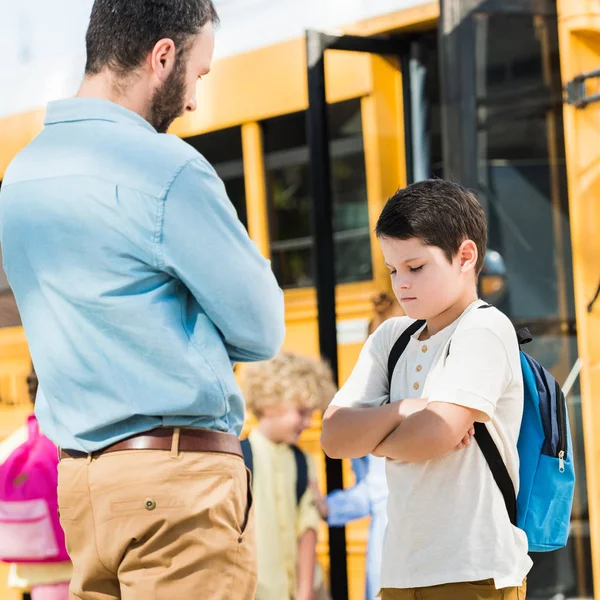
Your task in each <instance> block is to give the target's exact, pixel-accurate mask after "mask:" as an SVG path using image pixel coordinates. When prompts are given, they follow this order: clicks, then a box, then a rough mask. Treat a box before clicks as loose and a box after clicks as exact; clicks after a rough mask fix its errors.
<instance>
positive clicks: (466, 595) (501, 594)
mask: <svg viewBox="0 0 600 600" xmlns="http://www.w3.org/2000/svg"><path fill="white" fill-rule="evenodd" d="M525 593H526V583H525V582H523V585H521V586H520V587H511V588H503V589H501V590H497V589H496V587H495V586H494V580H493V579H486V580H485V581H472V582H469V583H447V584H445V585H433V586H431V587H423V588H414V589H406V590H397V589H389V588H384V589H382V590H381V599H382V600H525Z"/></svg>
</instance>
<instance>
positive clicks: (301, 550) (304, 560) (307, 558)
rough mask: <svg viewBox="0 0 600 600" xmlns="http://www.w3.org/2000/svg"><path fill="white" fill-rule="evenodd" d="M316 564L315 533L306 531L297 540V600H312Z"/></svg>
mask: <svg viewBox="0 0 600 600" xmlns="http://www.w3.org/2000/svg"><path fill="white" fill-rule="evenodd" d="M316 564H317V532H316V531H315V530H314V529H307V530H306V531H305V532H304V533H303V534H302V535H301V536H300V539H299V540H298V591H297V600H312V598H313V590H314V583H315V566H316Z"/></svg>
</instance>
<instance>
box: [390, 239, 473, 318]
mask: <svg viewBox="0 0 600 600" xmlns="http://www.w3.org/2000/svg"><path fill="white" fill-rule="evenodd" d="M379 242H380V244H381V250H382V251H383V255H384V257H385V262H386V265H387V266H388V268H389V269H390V273H391V278H392V287H393V289H394V293H395V294H396V297H397V298H398V301H399V302H400V304H401V306H402V308H403V309H404V312H405V313H406V314H407V315H408V316H409V317H411V318H412V319H433V318H435V317H437V316H438V315H441V314H442V313H444V311H446V310H448V309H449V308H450V307H451V306H453V305H454V304H456V303H457V302H459V301H460V299H461V298H462V297H463V296H464V295H465V293H466V292H467V291H468V290H472V289H473V285H474V282H475V277H474V262H476V260H477V249H476V247H475V244H474V243H473V242H472V241H470V240H467V241H465V242H463V244H462V245H461V247H460V249H459V251H458V253H457V255H456V256H455V257H454V259H453V260H452V262H450V261H449V260H448V258H447V257H446V255H445V254H444V252H443V250H442V249H441V248H438V247H437V246H427V245H426V244H424V243H423V241H422V240H420V239H418V238H410V239H408V240H399V239H394V238H381V239H380V240H379ZM473 252H474V256H473Z"/></svg>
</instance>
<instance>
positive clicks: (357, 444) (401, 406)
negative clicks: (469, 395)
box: [321, 398, 488, 462]
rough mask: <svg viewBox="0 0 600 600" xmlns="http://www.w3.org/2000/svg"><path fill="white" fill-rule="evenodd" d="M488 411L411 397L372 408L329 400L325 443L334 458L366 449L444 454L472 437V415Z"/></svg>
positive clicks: (416, 457) (402, 456) (481, 417)
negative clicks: (352, 406) (428, 401)
mask: <svg viewBox="0 0 600 600" xmlns="http://www.w3.org/2000/svg"><path fill="white" fill-rule="evenodd" d="M486 420H488V417H487V416H486V415H485V414H484V413H481V412H480V411H477V410H472V409H469V408H465V407H463V406H458V405H456V404H450V403H447V402H431V403H429V404H427V399H426V398H407V399H405V400H401V401H400V402H392V403H390V404H386V405H384V406H377V407H373V408H347V407H338V406H330V407H329V408H328V409H327V410H326V411H325V414H324V416H323V432H322V436H321V444H322V446H323V450H324V451H325V453H326V454H327V455H328V456H330V457H331V458H358V457H360V456H364V455H365V454H374V455H376V456H385V457H387V458H391V459H394V460H402V461H405V462H422V461H427V460H431V459H433V458H438V457H440V456H443V455H444V454H446V453H447V452H449V451H450V450H452V449H453V448H458V449H460V448H463V447H464V446H467V445H468V444H469V443H470V437H471V435H472V434H473V429H472V427H473V422H474V421H486Z"/></svg>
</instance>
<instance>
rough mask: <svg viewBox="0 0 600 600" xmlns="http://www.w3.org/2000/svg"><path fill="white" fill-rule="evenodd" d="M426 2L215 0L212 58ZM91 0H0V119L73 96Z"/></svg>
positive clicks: (81, 59)
mask: <svg viewBox="0 0 600 600" xmlns="http://www.w3.org/2000/svg"><path fill="white" fill-rule="evenodd" d="M426 2H427V0H301V1H298V0H215V5H216V7H217V10H218V12H219V15H220V18H221V26H220V27H219V30H218V31H217V42H216V48H215V59H216V60H218V59H219V58H222V57H225V56H230V55H232V54H237V53H240V52H245V51H248V50H251V49H254V48H258V47H261V46H267V45H271V44H274V43H277V42H279V41H283V40H286V39H292V38H295V37H300V36H302V35H303V33H304V31H305V29H306V28H318V29H325V30H331V29H335V28H339V27H340V26H342V25H345V24H350V23H354V22H356V21H359V20H361V19H365V18H368V17H372V16H376V15H381V14H386V13H389V12H394V11H397V10H401V9H403V8H408V7H411V6H415V5H418V4H424V3H426ZM92 3H93V0H26V1H24V2H13V1H12V0H0V39H2V41H3V60H2V62H1V63H0V118H2V117H5V116H8V115H11V114H17V113H20V112H24V111H27V110H31V109H34V108H41V107H43V106H45V105H46V103H47V102H48V101H50V100H55V99H57V98H61V97H66V96H70V95H72V94H74V93H75V92H76V91H77V87H78V85H79V83H80V82H81V78H82V74H83V67H84V64H85V46H84V40H85V31H86V28H87V23H88V20H89V15H90V11H91V7H92Z"/></svg>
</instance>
